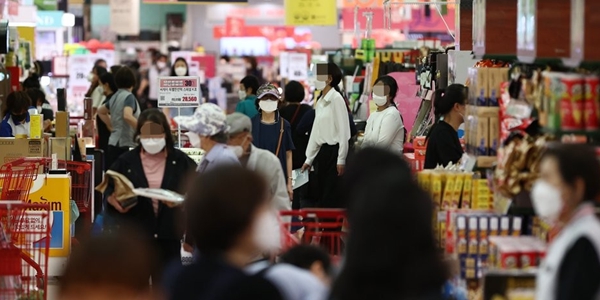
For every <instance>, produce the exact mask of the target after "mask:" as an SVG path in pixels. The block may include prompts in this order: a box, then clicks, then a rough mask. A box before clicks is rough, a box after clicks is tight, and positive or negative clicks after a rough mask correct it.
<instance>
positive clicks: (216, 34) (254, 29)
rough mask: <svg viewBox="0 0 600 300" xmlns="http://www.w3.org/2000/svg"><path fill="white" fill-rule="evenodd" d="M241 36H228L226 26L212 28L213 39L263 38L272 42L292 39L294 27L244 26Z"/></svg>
mask: <svg viewBox="0 0 600 300" xmlns="http://www.w3.org/2000/svg"><path fill="white" fill-rule="evenodd" d="M242 32H243V35H241V36H240V35H237V36H236V35H229V34H230V32H228V30H227V26H215V27H213V38H215V39H220V38H224V37H257V36H261V37H265V38H267V39H268V40H270V41H272V40H275V39H277V38H285V37H294V27H288V26H244V28H243V30H242Z"/></svg>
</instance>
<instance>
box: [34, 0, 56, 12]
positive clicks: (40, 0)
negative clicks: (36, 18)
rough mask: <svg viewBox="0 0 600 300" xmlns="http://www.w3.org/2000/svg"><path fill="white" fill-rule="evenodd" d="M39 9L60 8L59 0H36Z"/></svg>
mask: <svg viewBox="0 0 600 300" xmlns="http://www.w3.org/2000/svg"><path fill="white" fill-rule="evenodd" d="M34 4H35V6H36V7H37V9H38V10H58V0H34Z"/></svg>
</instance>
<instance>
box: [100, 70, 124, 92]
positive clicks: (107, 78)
mask: <svg viewBox="0 0 600 300" xmlns="http://www.w3.org/2000/svg"><path fill="white" fill-rule="evenodd" d="M98 79H100V82H101V83H103V84H108V86H109V87H110V91H111V92H113V93H115V92H116V91H117V90H118V89H119V88H118V87H117V84H116V83H115V76H114V75H113V74H112V73H104V74H103V75H102V76H100V77H99V78H98Z"/></svg>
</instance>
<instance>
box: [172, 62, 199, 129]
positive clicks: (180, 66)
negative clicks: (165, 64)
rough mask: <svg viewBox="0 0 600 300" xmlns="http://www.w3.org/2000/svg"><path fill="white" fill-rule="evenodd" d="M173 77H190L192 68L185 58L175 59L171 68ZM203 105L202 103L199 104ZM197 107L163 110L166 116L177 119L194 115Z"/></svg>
mask: <svg viewBox="0 0 600 300" xmlns="http://www.w3.org/2000/svg"><path fill="white" fill-rule="evenodd" d="M170 76H173V77H177V76H190V67H189V65H188V63H187V61H186V60H185V58H183V57H178V58H177V59H175V62H174V63H173V65H172V66H171V75H170ZM199 103H201V102H199ZM196 108H197V107H181V108H176V107H173V108H166V107H165V108H163V112H164V113H165V115H167V116H169V117H171V118H175V117H177V116H191V115H193V114H194V111H195V110H196Z"/></svg>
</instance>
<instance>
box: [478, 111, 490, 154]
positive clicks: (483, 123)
mask: <svg viewBox="0 0 600 300" xmlns="http://www.w3.org/2000/svg"><path fill="white" fill-rule="evenodd" d="M476 136H477V139H476V144H475V145H474V146H475V149H476V154H477V155H478V156H479V155H487V154H488V148H489V145H490V144H489V140H490V123H489V119H488V118H482V117H478V118H477V134H476Z"/></svg>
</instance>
